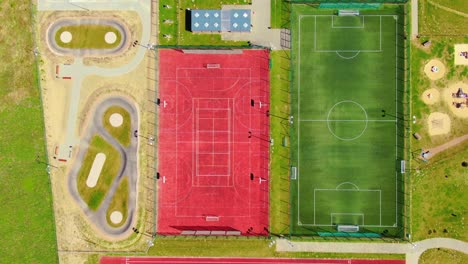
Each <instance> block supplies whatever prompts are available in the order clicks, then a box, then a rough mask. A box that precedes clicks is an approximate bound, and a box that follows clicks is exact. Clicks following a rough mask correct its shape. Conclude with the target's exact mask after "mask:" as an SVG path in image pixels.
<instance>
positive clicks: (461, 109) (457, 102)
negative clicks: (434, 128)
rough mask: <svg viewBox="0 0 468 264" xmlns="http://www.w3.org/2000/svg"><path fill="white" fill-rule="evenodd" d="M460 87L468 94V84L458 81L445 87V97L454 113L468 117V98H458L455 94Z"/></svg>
mask: <svg viewBox="0 0 468 264" xmlns="http://www.w3.org/2000/svg"><path fill="white" fill-rule="evenodd" d="M460 88H461V89H462V90H463V92H464V93H465V94H467V95H468V84H467V83H464V82H456V83H452V84H450V85H449V86H448V87H447V88H445V89H444V91H443V98H444V101H445V102H446V103H447V105H448V107H449V108H450V110H451V111H452V112H453V114H454V115H456V116H458V117H462V118H468V98H457V96H456V95H455V94H456V93H457V92H458V90H459V89H460Z"/></svg>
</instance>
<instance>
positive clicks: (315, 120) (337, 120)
mask: <svg viewBox="0 0 468 264" xmlns="http://www.w3.org/2000/svg"><path fill="white" fill-rule="evenodd" d="M367 121H368V122H396V120H391V119H388V120H379V119H369V120H366V119H331V120H326V119H302V120H299V122H367Z"/></svg>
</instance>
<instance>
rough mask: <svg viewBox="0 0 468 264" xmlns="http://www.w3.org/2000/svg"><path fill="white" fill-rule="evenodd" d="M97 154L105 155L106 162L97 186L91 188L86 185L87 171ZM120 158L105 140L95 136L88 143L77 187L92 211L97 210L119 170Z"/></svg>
mask: <svg viewBox="0 0 468 264" xmlns="http://www.w3.org/2000/svg"><path fill="white" fill-rule="evenodd" d="M98 153H104V154H105V155H106V161H105V162H104V166H103V167H102V170H101V174H100V176H99V179H98V181H97V184H96V186H95V187H93V188H89V187H88V186H87V185H86V179H87V178H88V175H89V171H90V170H91V167H92V165H93V162H94V159H95V157H96V155H97V154H98ZM121 163H122V158H121V157H120V153H119V152H118V151H117V150H116V149H115V148H114V147H113V146H112V145H111V144H109V143H108V142H107V141H106V140H105V139H103V138H102V137H100V136H98V135H95V136H94V137H93V138H92V139H91V140H90V143H89V148H88V150H87V152H86V154H85V156H84V158H83V163H82V164H81V168H80V170H79V172H78V177H77V186H78V193H79V194H80V195H81V198H82V199H83V200H84V201H85V202H86V203H87V204H88V206H89V208H91V209H92V210H97V209H98V208H99V205H101V202H102V201H103V200H104V197H105V195H106V194H107V191H108V190H109V188H110V186H111V184H112V182H113V181H114V178H115V177H116V176H117V173H118V172H119V170H120V166H121Z"/></svg>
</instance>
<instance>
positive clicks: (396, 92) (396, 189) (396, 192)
mask: <svg viewBox="0 0 468 264" xmlns="http://www.w3.org/2000/svg"><path fill="white" fill-rule="evenodd" d="M397 18H398V16H397ZM397 21H398V20H397V19H395V113H396V114H398V22H397ZM397 158H398V120H397V122H396V128H395V160H396V159H397ZM395 225H397V226H398V171H395Z"/></svg>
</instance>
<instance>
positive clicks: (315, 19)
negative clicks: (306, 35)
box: [299, 15, 393, 53]
mask: <svg viewBox="0 0 468 264" xmlns="http://www.w3.org/2000/svg"><path fill="white" fill-rule="evenodd" d="M385 16H393V15H362V16H360V17H363V18H364V17H379V23H380V29H379V49H378V50H377V49H370V50H337V49H333V50H319V49H317V17H332V22H331V27H330V28H334V27H333V17H334V16H333V15H300V16H299V28H300V25H301V19H302V18H303V17H314V52H336V53H338V52H382V17H385ZM337 28H338V27H337ZM343 28H358V27H343ZM362 28H363V29H364V28H365V26H363V27H362ZM300 34H301V33H300V32H299V39H300V38H301V37H300Z"/></svg>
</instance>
